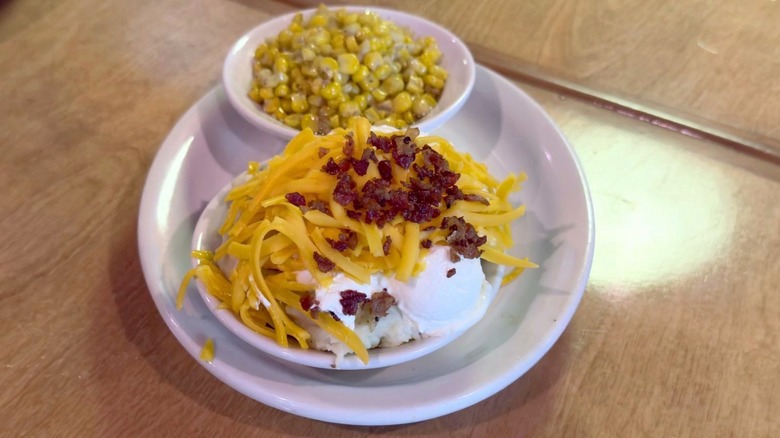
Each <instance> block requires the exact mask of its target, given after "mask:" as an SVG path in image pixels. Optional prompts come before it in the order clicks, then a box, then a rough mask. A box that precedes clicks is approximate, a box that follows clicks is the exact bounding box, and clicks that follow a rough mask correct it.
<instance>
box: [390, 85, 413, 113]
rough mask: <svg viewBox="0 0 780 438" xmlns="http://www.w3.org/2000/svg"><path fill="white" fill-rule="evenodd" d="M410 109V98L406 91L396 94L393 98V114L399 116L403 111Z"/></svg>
mask: <svg viewBox="0 0 780 438" xmlns="http://www.w3.org/2000/svg"><path fill="white" fill-rule="evenodd" d="M411 108H412V97H411V96H410V95H409V93H407V92H406V91H402V92H400V93H398V95H396V96H395V97H394V98H393V112H394V113H396V114H401V113H403V112H404V111H408V110H409V109H411Z"/></svg>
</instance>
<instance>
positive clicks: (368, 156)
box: [360, 148, 377, 164]
mask: <svg viewBox="0 0 780 438" xmlns="http://www.w3.org/2000/svg"><path fill="white" fill-rule="evenodd" d="M360 159H361V160H366V161H372V162H373V163H374V164H376V162H377V158H376V153H375V152H374V150H373V149H371V148H365V149H363V155H362V156H361V157H360Z"/></svg>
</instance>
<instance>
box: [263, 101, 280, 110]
mask: <svg viewBox="0 0 780 438" xmlns="http://www.w3.org/2000/svg"><path fill="white" fill-rule="evenodd" d="M279 105H280V103H279V98H278V97H272V98H270V99H266V101H265V102H263V111H265V112H266V113H268V114H272V113H273V112H274V111H276V110H277V109H279Z"/></svg>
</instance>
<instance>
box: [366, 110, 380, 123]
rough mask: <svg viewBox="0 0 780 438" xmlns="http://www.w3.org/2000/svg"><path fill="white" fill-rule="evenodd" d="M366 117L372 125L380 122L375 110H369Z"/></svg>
mask: <svg viewBox="0 0 780 438" xmlns="http://www.w3.org/2000/svg"><path fill="white" fill-rule="evenodd" d="M365 116H366V118H367V119H368V121H369V122H371V123H376V121H377V120H379V114H378V113H377V112H376V110H375V109H374V108H369V109H367V110H366V113H365Z"/></svg>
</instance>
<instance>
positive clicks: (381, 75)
mask: <svg viewBox="0 0 780 438" xmlns="http://www.w3.org/2000/svg"><path fill="white" fill-rule="evenodd" d="M392 73H393V68H392V67H391V66H390V64H382V65H380V66H379V67H377V69H376V71H375V72H374V75H375V76H376V78H377V79H379V80H380V81H383V80H385V79H387V77H388V76H390V74H392Z"/></svg>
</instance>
